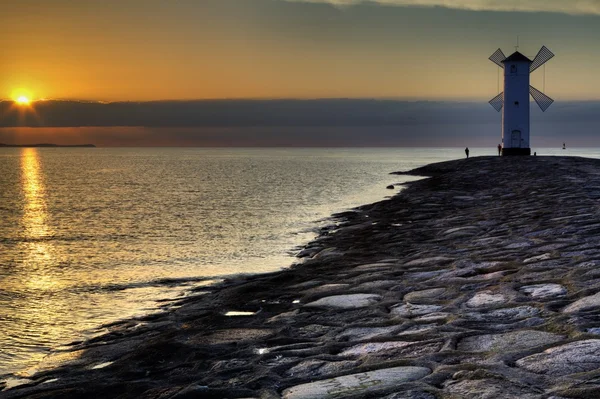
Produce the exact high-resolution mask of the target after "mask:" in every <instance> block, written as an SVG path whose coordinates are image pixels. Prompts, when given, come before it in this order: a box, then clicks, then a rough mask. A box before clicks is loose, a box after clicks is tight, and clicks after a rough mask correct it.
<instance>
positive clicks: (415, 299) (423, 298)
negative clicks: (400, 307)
mask: <svg viewBox="0 0 600 399" xmlns="http://www.w3.org/2000/svg"><path fill="white" fill-rule="evenodd" d="M444 292H446V289H445V288H431V289H427V290H421V291H413V292H410V293H408V294H406V295H404V298H403V299H404V301H406V302H411V303H420V302H427V301H430V300H431V299H435V298H437V297H439V296H440V295H442V294H443V293H444Z"/></svg>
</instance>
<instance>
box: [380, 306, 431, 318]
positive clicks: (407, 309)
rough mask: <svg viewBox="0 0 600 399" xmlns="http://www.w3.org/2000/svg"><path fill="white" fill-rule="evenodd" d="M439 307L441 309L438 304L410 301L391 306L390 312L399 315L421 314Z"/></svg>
mask: <svg viewBox="0 0 600 399" xmlns="http://www.w3.org/2000/svg"><path fill="white" fill-rule="evenodd" d="M440 309H442V307H441V306H438V305H413V304H411V303H407V304H404V305H399V306H396V307H394V308H392V310H391V311H390V314H392V315H394V316H400V317H412V316H423V315H426V314H429V313H433V312H437V311H439V310H440Z"/></svg>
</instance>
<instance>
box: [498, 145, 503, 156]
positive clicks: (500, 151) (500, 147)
mask: <svg viewBox="0 0 600 399" xmlns="http://www.w3.org/2000/svg"><path fill="white" fill-rule="evenodd" d="M500 155H502V145H501V144H498V156H500Z"/></svg>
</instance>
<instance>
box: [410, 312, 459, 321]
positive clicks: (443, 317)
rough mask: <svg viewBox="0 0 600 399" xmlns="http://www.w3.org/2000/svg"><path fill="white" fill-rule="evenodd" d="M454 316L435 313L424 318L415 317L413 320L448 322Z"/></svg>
mask: <svg viewBox="0 0 600 399" xmlns="http://www.w3.org/2000/svg"><path fill="white" fill-rule="evenodd" d="M451 315H452V314H450V313H447V312H433V313H429V314H426V315H424V316H419V317H415V318H414V319H413V320H414V321H418V322H432V321H442V320H446V319H447V318H448V317H450V316H451Z"/></svg>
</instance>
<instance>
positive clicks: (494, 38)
mask: <svg viewBox="0 0 600 399" xmlns="http://www.w3.org/2000/svg"><path fill="white" fill-rule="evenodd" d="M449 4H451V6H448V5H449ZM517 36H519V41H520V47H519V50H520V51H521V52H523V53H524V54H526V55H528V56H530V57H532V58H533V56H535V54H536V53H537V51H538V49H539V48H540V47H541V46H542V45H546V46H547V47H549V48H550V49H551V50H552V51H553V52H554V53H555V54H556V57H555V58H554V59H552V60H551V61H550V62H549V63H548V64H547V67H546V70H545V92H546V93H547V94H548V95H549V96H551V97H553V98H554V99H555V100H556V101H557V103H558V102H563V103H564V102H569V101H582V100H583V101H590V100H600V77H599V76H598V69H599V68H598V67H599V66H600V50H599V47H598V43H599V41H600V0H528V1H516V0H506V1H497V0H456V1H446V0H373V1H362V0H143V1H142V0H139V1H134V0H118V1H115V0H105V1H95V0H78V1H72V0H52V1H47V0H19V1H8V2H6V3H3V5H2V12H1V14H0V45H1V46H2V53H1V55H0V57H1V62H0V98H4V99H6V100H12V99H16V98H17V97H19V96H23V95H24V96H27V97H29V98H32V99H34V100H36V99H57V100H76V101H82V100H83V101H102V102H115V101H153V100H192V99H199V100H203V99H286V98H295V99H315V98H376V99H400V100H411V101H412V100H443V101H469V102H487V100H489V99H491V98H492V97H494V96H495V95H496V94H497V92H498V91H497V85H498V81H497V76H498V75H497V74H498V68H497V67H496V66H495V65H494V64H493V63H492V62H490V61H489V60H488V59H487V58H488V57H489V56H490V55H491V54H492V53H493V52H494V51H495V50H496V49H497V48H498V47H500V48H502V49H503V50H504V52H505V53H506V54H507V55H508V54H510V53H511V52H512V51H514V49H515V47H514V46H515V45H516V39H517ZM532 83H533V85H534V86H536V87H538V88H539V89H543V87H544V68H541V69H539V70H538V71H536V72H535V73H534V75H533V76H532ZM492 111H493V110H492ZM0 117H1V116H0ZM1 122H2V121H0V126H5V127H6V126H12V125H11V124H7V123H4V124H2V123H1ZM0 139H1V136H0Z"/></svg>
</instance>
